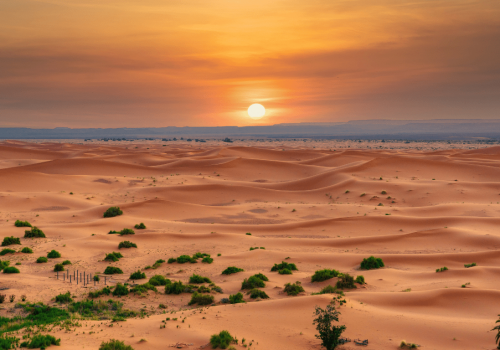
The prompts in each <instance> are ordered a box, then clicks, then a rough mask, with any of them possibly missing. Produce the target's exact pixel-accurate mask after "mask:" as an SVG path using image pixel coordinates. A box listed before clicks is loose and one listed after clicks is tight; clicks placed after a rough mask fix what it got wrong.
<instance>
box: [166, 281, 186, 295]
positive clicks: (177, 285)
mask: <svg viewBox="0 0 500 350" xmlns="http://www.w3.org/2000/svg"><path fill="white" fill-rule="evenodd" d="M185 289H186V287H185V286H184V285H183V284H182V282H181V281H177V282H174V283H167V285H166V286H165V294H181V293H182V292H184V290H185Z"/></svg>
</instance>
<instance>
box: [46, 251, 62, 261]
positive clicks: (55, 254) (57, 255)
mask: <svg viewBox="0 0 500 350" xmlns="http://www.w3.org/2000/svg"><path fill="white" fill-rule="evenodd" d="M60 257H61V253H59V252H58V251H57V250H53V249H52V250H51V251H50V252H49V253H48V254H47V258H49V259H56V258H60Z"/></svg>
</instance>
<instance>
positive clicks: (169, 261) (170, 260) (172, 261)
mask: <svg viewBox="0 0 500 350" xmlns="http://www.w3.org/2000/svg"><path fill="white" fill-rule="evenodd" d="M176 261H177V259H176V258H169V259H168V261H167V263H169V264H173V263H174V262H176Z"/></svg>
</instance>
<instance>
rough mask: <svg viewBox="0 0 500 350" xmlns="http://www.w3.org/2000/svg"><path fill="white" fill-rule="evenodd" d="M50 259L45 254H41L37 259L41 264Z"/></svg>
mask: <svg viewBox="0 0 500 350" xmlns="http://www.w3.org/2000/svg"><path fill="white" fill-rule="evenodd" d="M48 261H49V259H47V258H46V257H44V256H41V257H39V258H38V259H36V262H37V263H39V264H41V263H46V262H48Z"/></svg>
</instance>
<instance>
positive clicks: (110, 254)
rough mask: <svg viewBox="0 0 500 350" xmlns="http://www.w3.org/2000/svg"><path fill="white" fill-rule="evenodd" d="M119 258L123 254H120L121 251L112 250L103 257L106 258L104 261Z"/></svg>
mask: <svg viewBox="0 0 500 350" xmlns="http://www.w3.org/2000/svg"><path fill="white" fill-rule="evenodd" d="M120 258H123V255H121V253H116V252H113V253H109V254H106V257H105V258H104V260H106V261H118V260H120Z"/></svg>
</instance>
